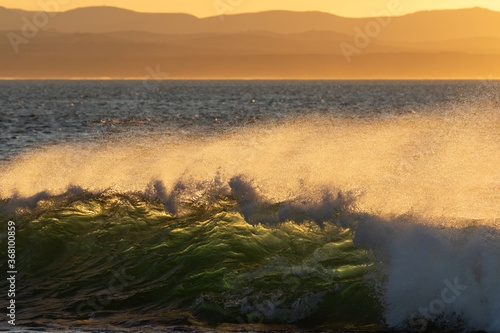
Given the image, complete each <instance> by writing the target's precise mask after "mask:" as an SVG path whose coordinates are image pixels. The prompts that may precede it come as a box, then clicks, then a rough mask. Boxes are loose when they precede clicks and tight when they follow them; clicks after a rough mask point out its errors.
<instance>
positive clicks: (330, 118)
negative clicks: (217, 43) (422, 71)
mask: <svg viewBox="0 0 500 333" xmlns="http://www.w3.org/2000/svg"><path fill="white" fill-rule="evenodd" d="M17 84H18V86H17V89H20V90H22V89H23V88H22V87H21V85H20V84H19V83H17ZM2 85H4V86H8V88H9V89H11V91H12V90H13V89H14V88H16V87H12V85H13V83H6V82H3V83H2ZM14 85H15V84H14ZM23 85H25V86H26V87H29V89H30V91H31V92H29V93H28V95H27V96H24V97H21V96H20V95H19V96H17V97H15V98H14V97H11V96H9V97H5V99H3V101H4V102H3V105H2V114H1V116H2V122H3V123H4V124H7V125H9V126H7V125H5V127H9V128H8V129H7V128H6V129H5V130H4V131H3V133H7V134H3V136H2V137H1V138H0V139H1V140H4V142H7V140H8V144H6V145H4V148H3V149H2V150H1V153H2V162H1V163H0V198H1V199H0V221H1V222H2V225H5V227H4V228H3V230H2V238H1V240H0V241H1V243H2V249H6V244H7V240H6V236H5V235H6V230H7V227H6V226H7V222H8V221H10V220H12V221H15V222H16V225H17V230H18V231H17V242H18V254H17V256H18V261H19V269H18V270H19V272H20V276H19V278H18V280H19V281H18V284H19V289H20V292H19V296H18V297H17V299H18V304H19V305H18V306H19V313H18V320H19V323H20V325H21V326H22V327H26V328H29V327H44V328H47V329H54V330H67V329H74V330H77V329H84V328H99V329H111V330H115V329H139V328H140V329H145V330H148V329H150V330H161V329H164V330H170V329H172V327H175V326H182V327H184V328H185V329H191V330H195V331H208V330H214V329H217V330H248V329H260V330H270V329H276V330H280V329H281V330H283V329H284V330H292V331H293V330H303V329H317V330H345V329H350V330H369V331H377V330H382V329H385V330H413V331H420V332H423V331H432V330H440V331H478V330H483V331H487V332H499V331H500V288H499V287H498V281H499V278H500V113H499V110H500V109H499V106H500V105H499V104H500V103H499V100H498V90H492V89H491V87H489V89H485V88H484V87H482V86H479V87H478V85H477V83H475V82H371V81H367V82H330V81H328V82H321V81H313V82H301V81H298V82H273V81H271V82H261V81H256V82H253V81H250V82H240V81H237V82H228V81H221V82H191V81H190V82H164V83H162V84H161V85H159V86H157V87H156V89H155V90H154V91H148V92H145V91H144V90H141V88H140V82H128V83H123V82H108V83H101V82H94V83H93V82H66V83H60V82H37V83H30V82H26V83H23ZM495 87H496V86H495ZM134 89H135V90H134ZM3 91H6V89H4V90H3ZM40 91H45V92H46V93H45V95H44V94H41V93H40ZM47 91H48V93H47ZM478 91H479V92H480V93H479V94H478ZM72 94H74V96H72ZM137 94H138V95H137ZM42 96H43V97H42ZM63 96H66V97H63ZM68 96H69V97H68ZM110 96H111V97H110ZM136 96H139V97H136ZM40 99H47V100H43V101H42V100H40ZM66 99H67V100H66ZM6 101H7V102H6ZM19 101H22V103H19ZM80 102H81V104H79V103H80ZM15 103H16V104H17V105H15V106H14V104H15ZM6 104H7V105H9V106H10V108H9V109H8V110H7V108H6ZM19 104H21V105H22V106H23V107H20V106H19ZM41 104H43V106H41ZM71 104H73V105H71ZM75 105H76V106H77V107H79V109H78V110H73V109H74V108H75ZM78 105H79V106H78ZM13 108H17V111H16V112H18V113H16V112H14V111H13ZM7 119H8V120H7ZM14 125H15V126H16V128H15V130H13V129H11V127H12V126H14ZM27 129H28V130H27ZM9 131H12V133H9ZM15 136H17V138H15V139H14V137H15ZM12 142H14V143H12ZM4 245H5V246H4ZM2 251H4V250H2ZM5 258H6V256H5V255H4V256H3V257H2V259H1V260H2V261H4V260H5ZM1 286H2V288H3V289H5V288H4V287H5V286H7V285H6V284H5V283H3V284H1ZM21 286H22V287H21Z"/></svg>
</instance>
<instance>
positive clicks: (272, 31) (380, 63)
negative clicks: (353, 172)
mask: <svg viewBox="0 0 500 333" xmlns="http://www.w3.org/2000/svg"><path fill="white" fill-rule="evenodd" d="M33 14H34V13H33V12H26V11H22V10H15V9H5V8H3V7H0V78H71V77H86V78H93V77H110V78H143V77H145V76H146V75H147V74H148V70H147V68H156V66H157V65H160V67H161V70H162V71H163V72H168V73H169V76H168V77H169V78H232V79H236V78H322V79H335V78H342V79H349V78H358V79H359V78H368V79H370V78H429V79H431V78H454V79H458V78H464V79H465V78H467V79H478V78H480V77H500V68H499V66H498V64H500V13H498V12H493V11H489V10H484V9H479V8H474V9H463V10H451V11H429V12H420V13H415V14H411V15H405V16H401V17H394V18H391V20H390V22H389V24H388V25H387V26H385V27H382V28H381V34H380V35H377V36H373V37H371V38H370V40H369V43H367V45H365V46H363V47H359V48H358V49H357V51H356V52H355V53H352V54H351V55H350V56H349V59H347V58H346V57H345V54H344V53H343V50H342V48H341V45H345V44H349V45H355V44H356V43H355V42H354V41H355V36H356V32H355V30H354V28H355V27H358V28H359V29H361V30H363V29H364V28H365V25H366V24H367V23H368V22H377V18H362V19H352V18H343V17H339V16H335V15H331V14H327V13H320V12H287V11H272V12H262V13H253V14H238V15H228V16H225V17H224V20H221V19H220V18H219V17H210V18H203V19H199V18H196V17H194V16H191V15H186V14H147V13H137V12H133V11H129V10H124V9H119V8H113V7H89V8H82V9H76V10H72V11H68V12H63V13H57V14H56V15H53V17H52V18H51V19H50V24H48V25H47V26H46V27H44V28H43V29H41V30H40V31H39V32H38V33H37V34H36V35H35V36H33V37H32V38H28V39H25V40H23V41H22V42H19V44H18V45H17V49H18V50H17V51H19V52H18V53H16V52H15V51H14V48H13V47H12V45H11V43H10V40H9V38H11V37H12V35H13V34H14V35H17V36H22V35H23V33H22V31H20V30H21V29H22V24H23V23H22V22H23V18H24V20H26V19H28V20H30V19H31V18H32V17H33ZM358 31H359V30H358ZM348 60H349V61H348Z"/></svg>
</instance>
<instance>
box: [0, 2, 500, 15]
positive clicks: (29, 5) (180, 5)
mask: <svg viewBox="0 0 500 333" xmlns="http://www.w3.org/2000/svg"><path fill="white" fill-rule="evenodd" d="M391 2H393V3H399V4H400V5H401V12H400V13H401V14H405V13H412V12H415V11H420V10H429V9H449V8H466V7H484V8H489V9H492V10H497V11H500V0H0V6H4V7H7V8H20V9H26V10H42V9H41V6H40V4H41V3H52V4H54V3H56V4H57V5H58V6H59V7H60V8H61V10H68V9H73V8H78V7H86V6H102V5H106V6H115V7H121V8H127V9H132V10H136V11H140V12H182V13H189V14H193V15H196V16H198V17H206V16H215V15H218V14H220V13H221V11H222V12H223V13H225V14H231V13H244V12H256V11H264V10H273V9H286V10H295V11H304V10H319V11H324V12H330V13H333V14H338V15H342V16H349V17H364V16H376V15H377V13H380V12H381V11H383V10H384V9H386V8H387V7H389V6H390V3H391Z"/></svg>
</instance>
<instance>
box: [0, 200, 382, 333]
mask: <svg viewBox="0 0 500 333" xmlns="http://www.w3.org/2000/svg"><path fill="white" fill-rule="evenodd" d="M242 210H244V209H243V208H242V206H241V205H239V204H237V203H236V201H235V200H233V199H230V198H219V199H218V200H217V201H216V202H212V203H211V204H209V205H204V206H200V205H193V204H192V203H190V204H188V203H184V204H183V205H182V207H181V209H179V210H178V212H177V213H176V214H171V213H168V212H167V211H166V210H165V207H164V204H163V203H162V202H160V201H159V200H149V199H148V198H146V197H145V196H144V195H140V194H121V193H112V192H108V193H105V194H101V195H99V196H91V195H88V194H80V195H73V196H64V197H57V198H54V197H52V198H47V199H44V200H41V201H39V202H38V205H37V208H36V209H35V210H32V211H28V210H26V211H24V212H20V211H18V212H17V216H16V222H17V224H18V234H17V239H18V254H17V257H18V266H19V268H18V270H19V272H20V273H21V274H20V275H19V280H20V282H19V283H20V284H22V288H20V289H21V291H20V294H19V296H18V302H19V308H20V309H22V315H21V314H20V317H22V319H23V320H25V321H26V322H30V321H37V320H38V321H40V320H41V321H42V322H43V320H47V322H49V321H50V320H54V319H57V320H59V321H65V322H67V323H68V324H71V325H75V324H78V325H88V324H94V325H96V324H98V325H99V327H105V325H120V326H140V325H141V324H143V323H144V322H147V323H148V324H152V325H153V324H164V325H170V324H202V325H217V324H221V323H233V324H245V325H250V324H257V323H265V324H293V325H295V326H296V327H301V326H303V327H318V328H319V327H322V328H324V327H328V328H346V327H350V328H367V327H372V328H373V327H377V325H380V324H381V318H382V306H381V305H380V304H379V301H378V296H377V291H376V290H377V288H376V287H375V283H374V282H373V281H374V280H373V279H370V278H368V277H369V276H371V275H374V274H377V272H376V271H375V269H374V268H373V267H374V266H373V258H372V257H373V256H372V255H371V253H369V252H367V251H365V250H363V249H361V248H358V247H356V246H355V245H354V244H353V241H352V236H353V235H352V231H351V230H350V229H348V228H343V227H341V226H340V224H339V223H338V221H337V220H336V218H335V217H331V218H329V219H328V220H323V221H321V223H317V222H313V221H312V219H308V218H307V217H304V216H303V214H302V215H301V214H297V219H296V220H294V219H293V216H292V217H291V218H287V219H286V221H284V222H276V223H259V220H262V219H259V216H268V217H269V216H271V217H272V216H276V215H277V214H279V211H280V210H282V207H281V205H280V204H268V205H264V204H262V205H260V206H259V207H258V209H256V210H255V211H256V212H255V213H254V214H253V215H251V216H250V215H248V214H244V213H242ZM245 216H246V217H245ZM1 218H2V220H4V221H7V217H6V216H2V217H1ZM2 243H4V240H2ZM4 245H5V244H2V249H4V248H5V246H4ZM4 257H5V256H4Z"/></svg>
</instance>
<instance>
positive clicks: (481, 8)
mask: <svg viewBox="0 0 500 333" xmlns="http://www.w3.org/2000/svg"><path fill="white" fill-rule="evenodd" d="M0 8H3V9H6V10H16V11H23V12H28V13H37V12H45V11H44V10H27V9H21V8H9V7H4V6H0ZM89 8H113V9H119V10H123V11H128V12H132V13H137V14H155V15H157V14H160V15H161V14H179V15H188V16H192V17H195V18H197V19H206V18H214V17H220V16H221V15H210V16H196V15H194V14H190V13H185V12H141V11H137V10H134V9H129V8H124V7H117V6H107V5H102V6H84V7H76V8H72V9H68V10H64V11H57V12H53V11H51V13H58V14H62V13H68V12H72V11H76V10H82V9H89ZM474 9H480V10H484V11H489V12H494V13H500V11H497V10H493V9H491V8H485V7H481V6H472V7H464V8H448V9H424V10H416V11H414V12H410V13H405V14H401V15H391V16H390V17H404V16H409V15H414V14H419V13H429V12H456V11H464V10H474ZM272 12H288V13H320V14H327V15H333V16H337V17H341V18H348V19H367V18H374V17H380V16H343V15H339V14H335V13H332V12H328V11H322V10H303V11H301V10H290V9H272V10H261V11H254V12H244V13H230V14H223V16H237V15H246V14H260V13H272Z"/></svg>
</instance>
